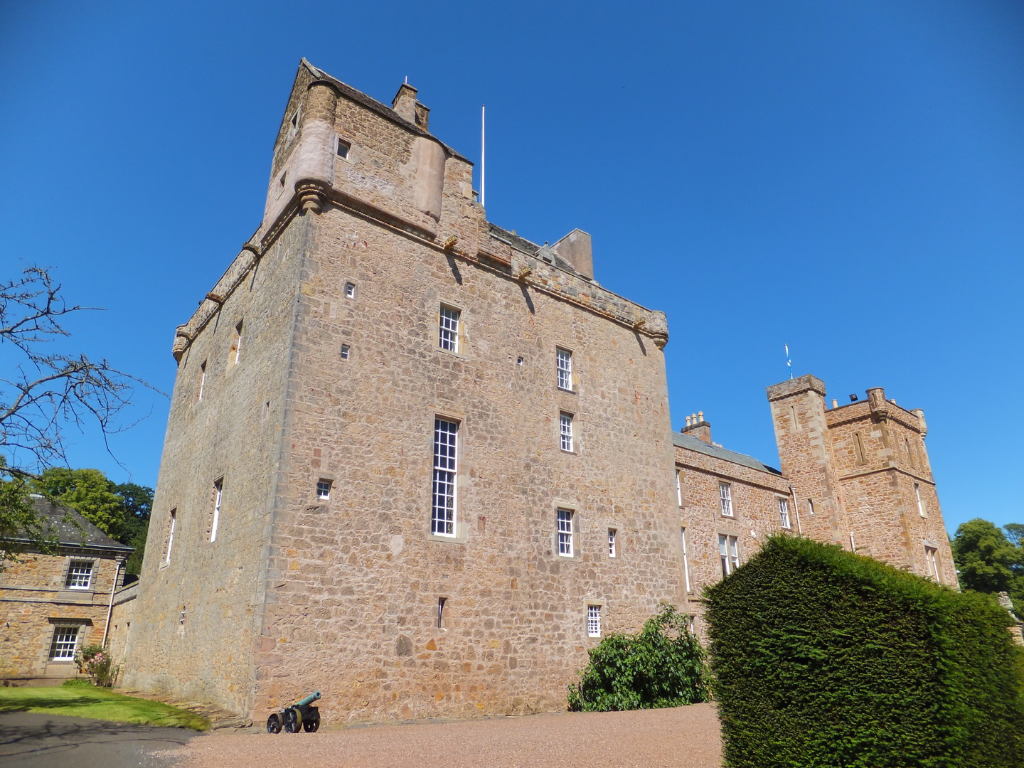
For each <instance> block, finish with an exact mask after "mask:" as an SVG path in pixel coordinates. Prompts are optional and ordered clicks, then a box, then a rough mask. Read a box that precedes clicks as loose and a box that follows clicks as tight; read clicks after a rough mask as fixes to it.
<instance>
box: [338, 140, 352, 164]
mask: <svg viewBox="0 0 1024 768" xmlns="http://www.w3.org/2000/svg"><path fill="white" fill-rule="evenodd" d="M350 149H352V145H351V144H349V143H348V142H347V141H345V140H344V139H341V138H339V139H338V157H340V158H341V159H342V160H347V159H348V151H349V150H350Z"/></svg>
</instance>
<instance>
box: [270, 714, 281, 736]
mask: <svg viewBox="0 0 1024 768" xmlns="http://www.w3.org/2000/svg"><path fill="white" fill-rule="evenodd" d="M280 732H281V716H280V715H279V714H277V712H275V713H274V714H272V715H271V716H270V717H268V718H267V733H280Z"/></svg>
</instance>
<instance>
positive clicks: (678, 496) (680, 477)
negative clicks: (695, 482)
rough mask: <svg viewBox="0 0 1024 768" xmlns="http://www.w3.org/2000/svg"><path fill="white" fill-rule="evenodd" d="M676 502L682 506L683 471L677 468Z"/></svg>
mask: <svg viewBox="0 0 1024 768" xmlns="http://www.w3.org/2000/svg"><path fill="white" fill-rule="evenodd" d="M676 504H678V505H679V506H680V507H681V506H683V473H682V470H679V469H677V470H676Z"/></svg>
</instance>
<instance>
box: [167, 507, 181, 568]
mask: <svg viewBox="0 0 1024 768" xmlns="http://www.w3.org/2000/svg"><path fill="white" fill-rule="evenodd" d="M177 522H178V510H177V509H172V510H171V514H170V518H169V519H168V521H167V546H166V547H165V549H164V565H167V564H168V563H170V562H171V548H172V547H173V546H174V526H175V524H176V523H177Z"/></svg>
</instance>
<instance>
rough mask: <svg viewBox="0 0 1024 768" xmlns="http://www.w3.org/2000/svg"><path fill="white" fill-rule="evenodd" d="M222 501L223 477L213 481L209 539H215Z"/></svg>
mask: <svg viewBox="0 0 1024 768" xmlns="http://www.w3.org/2000/svg"><path fill="white" fill-rule="evenodd" d="M222 501H224V478H223V477H222V478H220V479H219V480H215V481H214V483H213V518H212V519H211V520H210V541H216V540H217V526H218V525H220V505H221V502H222Z"/></svg>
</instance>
